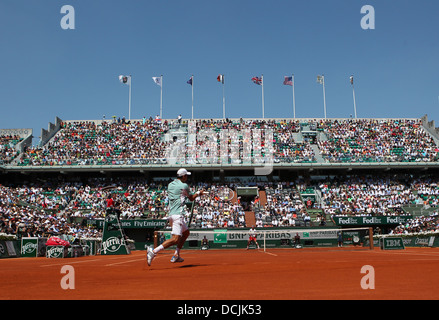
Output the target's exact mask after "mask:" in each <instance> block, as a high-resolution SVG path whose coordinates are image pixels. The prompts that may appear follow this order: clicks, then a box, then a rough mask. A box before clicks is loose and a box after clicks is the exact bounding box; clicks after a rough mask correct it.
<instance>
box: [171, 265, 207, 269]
mask: <svg viewBox="0 0 439 320" xmlns="http://www.w3.org/2000/svg"><path fill="white" fill-rule="evenodd" d="M206 266H208V265H207V264H185V265H182V266H179V267H178V268H179V269H183V268H196V267H206Z"/></svg>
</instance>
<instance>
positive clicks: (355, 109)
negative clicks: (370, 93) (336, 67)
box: [351, 76, 357, 119]
mask: <svg viewBox="0 0 439 320" xmlns="http://www.w3.org/2000/svg"><path fill="white" fill-rule="evenodd" d="M351 84H352V96H353V97H354V115H355V119H357V104H356V103H355V89H354V77H353V76H351Z"/></svg>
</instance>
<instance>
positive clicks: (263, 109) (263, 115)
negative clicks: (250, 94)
mask: <svg viewBox="0 0 439 320" xmlns="http://www.w3.org/2000/svg"><path fill="white" fill-rule="evenodd" d="M261 82H262V83H261V84H262V119H265V106H264V75H263V74H262V75H261Z"/></svg>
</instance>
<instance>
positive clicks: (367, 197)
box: [319, 176, 418, 216]
mask: <svg viewBox="0 0 439 320" xmlns="http://www.w3.org/2000/svg"><path fill="white" fill-rule="evenodd" d="M319 190H320V191H321V194H322V209H323V210H324V211H325V212H326V214H329V215H338V216H349V215H374V216H382V215H386V216H387V215H399V214H402V206H404V205H409V204H414V203H415V202H416V200H417V199H418V197H417V195H415V194H414V193H413V192H412V188H411V186H410V184H408V183H407V182H404V181H400V180H399V179H393V178H391V177H372V176H353V177H349V178H347V179H334V180H327V181H324V182H321V183H320V185H319Z"/></svg>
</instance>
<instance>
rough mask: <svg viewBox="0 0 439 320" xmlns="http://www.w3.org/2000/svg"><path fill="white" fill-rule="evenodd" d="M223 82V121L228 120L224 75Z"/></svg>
mask: <svg viewBox="0 0 439 320" xmlns="http://www.w3.org/2000/svg"><path fill="white" fill-rule="evenodd" d="M221 80H222V82H223V119H225V118H226V98H225V96H224V82H225V81H224V75H222V79H221Z"/></svg>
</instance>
